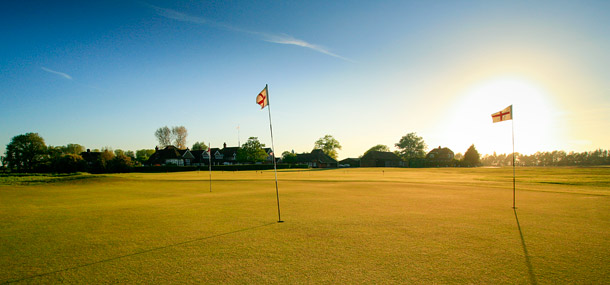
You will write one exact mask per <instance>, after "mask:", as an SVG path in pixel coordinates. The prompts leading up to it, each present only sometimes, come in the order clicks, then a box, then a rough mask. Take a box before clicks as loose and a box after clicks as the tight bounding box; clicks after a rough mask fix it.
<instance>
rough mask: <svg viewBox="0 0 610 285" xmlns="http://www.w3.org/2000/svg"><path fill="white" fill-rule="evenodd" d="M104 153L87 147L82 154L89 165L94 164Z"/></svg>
mask: <svg viewBox="0 0 610 285" xmlns="http://www.w3.org/2000/svg"><path fill="white" fill-rule="evenodd" d="M101 155H102V153H101V152H99V151H91V150H90V149H87V151H86V152H81V153H80V156H81V157H83V160H85V162H86V163H87V166H91V165H93V164H94V163H95V162H96V161H97V160H98V159H99V158H100V156H101Z"/></svg>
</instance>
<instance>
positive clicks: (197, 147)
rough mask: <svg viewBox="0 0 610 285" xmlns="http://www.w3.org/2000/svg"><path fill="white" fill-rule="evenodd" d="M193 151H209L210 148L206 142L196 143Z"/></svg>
mask: <svg viewBox="0 0 610 285" xmlns="http://www.w3.org/2000/svg"><path fill="white" fill-rule="evenodd" d="M191 149H192V150H208V146H207V145H205V143H204V142H195V143H194V144H193V147H192V148H191Z"/></svg>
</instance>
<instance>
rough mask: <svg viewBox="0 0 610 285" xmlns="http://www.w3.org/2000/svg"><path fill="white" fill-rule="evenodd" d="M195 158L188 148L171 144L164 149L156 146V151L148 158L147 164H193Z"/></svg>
mask: <svg viewBox="0 0 610 285" xmlns="http://www.w3.org/2000/svg"><path fill="white" fill-rule="evenodd" d="M195 160H196V159H195V156H194V155H193V154H192V153H191V151H190V150H189V149H188V148H187V149H178V148H176V147H175V146H173V145H170V146H166V147H165V148H164V149H159V148H158V147H155V153H153V154H152V155H151V156H150V157H149V158H148V161H147V162H146V164H148V165H176V166H191V165H193V162H194V161H195Z"/></svg>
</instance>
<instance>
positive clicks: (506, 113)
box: [491, 105, 513, 123]
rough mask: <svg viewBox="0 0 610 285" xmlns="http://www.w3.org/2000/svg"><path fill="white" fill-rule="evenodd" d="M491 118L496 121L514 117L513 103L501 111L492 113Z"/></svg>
mask: <svg viewBox="0 0 610 285" xmlns="http://www.w3.org/2000/svg"><path fill="white" fill-rule="evenodd" d="M491 119H492V120H493V122H494V123H497V122H502V121H508V120H512V119H513V105H510V106H508V107H506V108H504V110H502V111H500V112H496V113H493V114H491Z"/></svg>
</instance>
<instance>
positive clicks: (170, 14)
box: [147, 5, 208, 24]
mask: <svg viewBox="0 0 610 285" xmlns="http://www.w3.org/2000/svg"><path fill="white" fill-rule="evenodd" d="M147 6H149V7H151V8H152V9H153V10H155V12H157V15H159V16H163V17H165V18H168V19H173V20H178V21H182V22H190V23H195V24H208V21H207V20H206V19H204V18H201V17H197V16H191V15H187V14H184V13H180V12H178V11H174V10H172V9H165V8H161V7H157V6H154V5H147Z"/></svg>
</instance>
